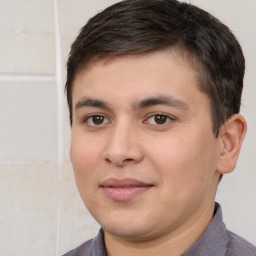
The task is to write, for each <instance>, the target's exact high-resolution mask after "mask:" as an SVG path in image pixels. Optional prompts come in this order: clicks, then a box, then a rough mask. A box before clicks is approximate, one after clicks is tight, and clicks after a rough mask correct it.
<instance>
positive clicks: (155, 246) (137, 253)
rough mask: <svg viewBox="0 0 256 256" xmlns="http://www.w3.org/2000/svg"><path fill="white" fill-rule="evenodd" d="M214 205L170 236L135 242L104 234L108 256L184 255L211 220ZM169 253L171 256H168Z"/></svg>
mask: <svg viewBox="0 0 256 256" xmlns="http://www.w3.org/2000/svg"><path fill="white" fill-rule="evenodd" d="M213 212H214V203H212V204H211V206H209V207H208V208H207V209H205V210H204V211H203V212H201V214H199V217H198V218H195V220H194V221H193V223H190V224H188V225H189V227H188V225H186V226H185V227H180V230H175V232H172V233H171V234H165V235H163V236H161V237H157V238H156V239H152V240H147V241H136V240H132V239H126V238H123V237H117V236H114V235H112V234H110V233H108V232H104V236H105V244H106V250H107V255H108V256H130V255H133V256H144V255H145V256H151V255H152V256H153V255H159V256H162V255H163V256H165V255H172V256H180V255H182V254H184V253H185V252H186V251H187V250H188V249H189V248H190V247H191V246H192V245H193V244H194V243H195V241H196V240H197V239H198V238H199V237H200V236H201V235H202V233H203V232H204V231H205V230H206V228H207V227H208V225H209V224H210V222H211V220H212V218H213ZM173 234H175V235H173ZM170 252H171V254H170Z"/></svg>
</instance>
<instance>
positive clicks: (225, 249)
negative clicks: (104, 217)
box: [63, 203, 256, 256]
mask: <svg viewBox="0 0 256 256" xmlns="http://www.w3.org/2000/svg"><path fill="white" fill-rule="evenodd" d="M170 255H171V252H170ZM63 256H107V254H106V248H105V243H104V234H103V230H102V229H101V230H100V231H99V233H98V235H97V236H96V237H95V238H94V239H91V240H89V241H87V242H85V243H83V244H81V245H80V246H79V247H77V248H76V249H74V250H72V251H70V252H68V253H66V254H65V255H63ZM183 256H256V247H255V246H254V245H252V244H250V243H249V242H247V241H246V240H244V239H243V238H241V237H240V236H238V235H236V234H234V233H232V232H230V231H228V230H227V229H226V226H225V224H224V222H223V219H222V211H221V207H220V205H219V204H218V203H216V206H215V215H214V217H213V219H212V221H211V223H210V224H209V226H208V227H207V229H206V230H205V232H204V233H203V234H202V235H201V237H200V238H199V239H198V240H197V241H196V242H195V243H194V244H193V245H192V246H191V247H190V248H189V249H188V250H187V251H186V252H185V254H183Z"/></svg>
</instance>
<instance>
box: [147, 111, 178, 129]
mask: <svg viewBox="0 0 256 256" xmlns="http://www.w3.org/2000/svg"><path fill="white" fill-rule="evenodd" d="M155 116H164V117H166V118H167V119H169V121H167V122H166V123H164V124H157V123H156V124H151V123H149V122H148V120H149V119H150V118H154V117H155ZM175 119H176V118H174V117H173V116H171V115H169V114H165V113H162V112H157V113H153V114H150V115H148V116H147V117H146V119H145V121H144V123H146V124H151V125H155V126H165V125H167V124H168V123H170V122H171V121H175Z"/></svg>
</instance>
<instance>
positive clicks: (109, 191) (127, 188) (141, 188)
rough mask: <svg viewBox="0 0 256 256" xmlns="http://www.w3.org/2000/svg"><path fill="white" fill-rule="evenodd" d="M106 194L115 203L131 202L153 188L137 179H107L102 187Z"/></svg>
mask: <svg viewBox="0 0 256 256" xmlns="http://www.w3.org/2000/svg"><path fill="white" fill-rule="evenodd" d="M100 187H101V188H102V190H103V192H104V194H105V195H106V196H107V197H109V198H110V199H112V200H114V201H129V200H132V199H134V198H136V197H137V196H139V195H140V194H142V193H145V192H147V191H148V190H149V189H150V188H152V187H153V185H151V184H147V183H144V182H141V181H138V180H135V179H130V178H126V179H121V180H118V179H113V178H111V179H107V180H106V181H104V182H103V183H102V185H101V186H100Z"/></svg>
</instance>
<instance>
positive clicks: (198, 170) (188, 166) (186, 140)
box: [150, 133, 216, 189]
mask: <svg viewBox="0 0 256 256" xmlns="http://www.w3.org/2000/svg"><path fill="white" fill-rule="evenodd" d="M186 134H187V133H185V134H184V135H183V136H172V137H171V138H166V139H165V140H162V141H158V143H157V144H156V143H155V144H154V145H155V146H154V147H153V148H152V149H151V151H150V155H151V156H152V157H151V160H152V163H153V164H154V165H155V169H156V170H159V172H161V173H160V175H161V176H162V179H163V180H162V182H163V183H164V182H166V183H169V184H172V185H173V189H180V188H181V186H184V188H185V187H189V186H193V187H195V186H197V185H198V183H200V182H202V180H204V179H206V178H207V175H210V172H211V171H212V170H214V164H215V162H216V161H215V160H216V157H215V153H214V145H213V144H212V143H213V141H211V140H210V139H208V142H207V143H206V142H205V140H204V139H203V138H202V136H201V135H199V134H198V135H194V136H193V137H192V136H186ZM188 134H189V133H188Z"/></svg>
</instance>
